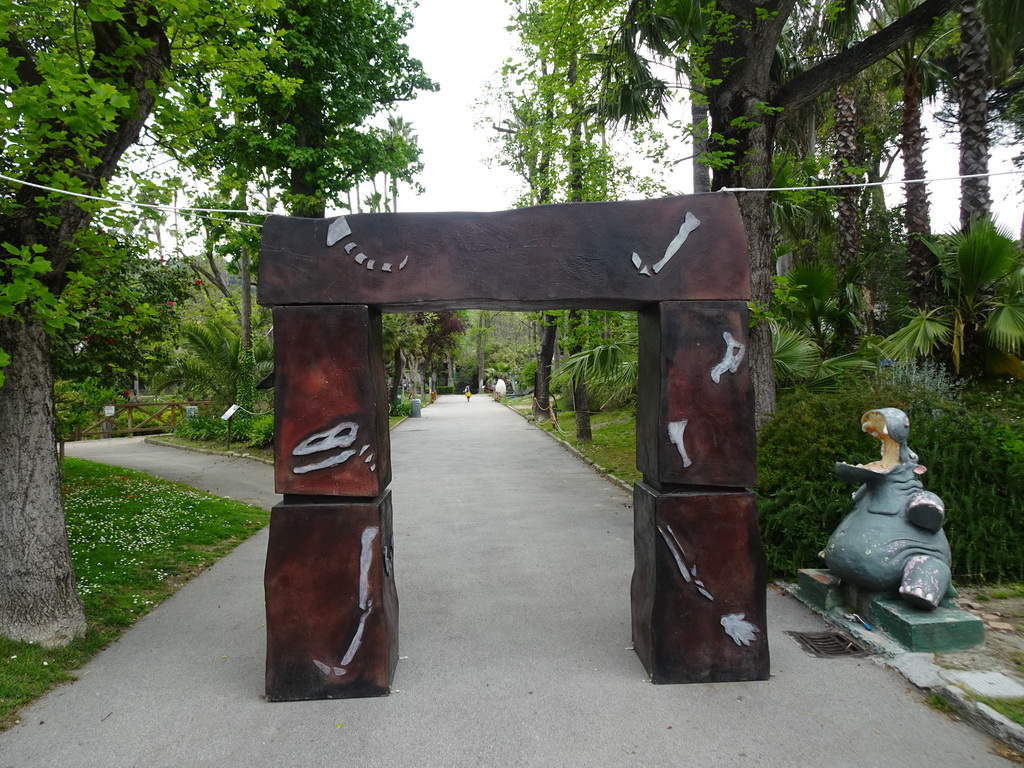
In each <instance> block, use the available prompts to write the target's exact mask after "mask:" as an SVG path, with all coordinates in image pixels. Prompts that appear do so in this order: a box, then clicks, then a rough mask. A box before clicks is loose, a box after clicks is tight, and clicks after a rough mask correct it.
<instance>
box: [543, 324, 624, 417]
mask: <svg viewBox="0 0 1024 768" xmlns="http://www.w3.org/2000/svg"><path fill="white" fill-rule="evenodd" d="M639 376H640V369H639V366H638V364H637V338H636V336H635V335H634V336H633V337H632V338H628V337H627V338H625V339H622V340H619V341H609V342H606V343H603V344H598V345H597V346H594V347H591V348H590V349H586V350H583V351H582V352H577V353H576V354H574V355H571V356H569V357H567V358H566V359H565V360H563V361H562V362H561V363H560V364H559V368H558V372H557V373H556V374H555V375H554V377H553V378H552V384H553V385H554V386H555V387H559V386H565V385H569V386H572V384H573V382H575V381H576V380H578V379H582V380H584V381H586V382H587V387H588V388H589V390H590V393H591V394H592V395H593V398H594V400H595V401H597V402H601V403H603V404H602V406H601V407H602V408H604V407H606V406H609V405H611V404H613V403H625V402H629V401H630V400H632V399H634V398H635V397H636V391H637V383H638V381H639Z"/></svg>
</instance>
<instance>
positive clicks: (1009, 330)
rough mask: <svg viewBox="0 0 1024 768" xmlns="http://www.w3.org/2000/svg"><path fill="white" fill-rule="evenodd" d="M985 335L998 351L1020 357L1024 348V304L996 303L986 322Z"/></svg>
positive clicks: (1018, 302)
mask: <svg viewBox="0 0 1024 768" xmlns="http://www.w3.org/2000/svg"><path fill="white" fill-rule="evenodd" d="M985 333H986V335H987V340H988V342H989V343H990V344H991V345H992V346H994V347H995V348H996V349H998V350H1000V351H1002V352H1008V353H1010V354H1011V355H1015V356H1019V355H1020V351H1021V348H1022V347H1024V302H1021V301H1020V300H1018V301H1017V302H1015V303H996V304H995V305H994V309H993V310H992V312H991V313H990V314H989V316H988V319H987V320H986V321H985Z"/></svg>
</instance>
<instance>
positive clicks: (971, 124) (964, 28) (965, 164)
mask: <svg viewBox="0 0 1024 768" xmlns="http://www.w3.org/2000/svg"><path fill="white" fill-rule="evenodd" d="M990 80H991V76H990V67H989V50H988V36H987V34H986V31H985V22H984V20H983V19H982V16H981V11H980V10H979V8H978V3H977V2H976V0H965V2H964V4H963V5H962V6H961V7H960V59H959V66H958V68H957V85H958V90H959V97H960V175H961V176H971V175H976V174H985V173H988V158H989V140H988V139H989V137H988V92H989V85H990ZM991 210H992V193H991V191H990V190H989V185H988V177H987V176H982V177H980V178H976V179H961V180H960V227H961V228H962V229H967V226H968V225H969V224H970V223H971V221H973V220H974V219H977V218H980V217H984V216H988V215H989V214H990V213H991Z"/></svg>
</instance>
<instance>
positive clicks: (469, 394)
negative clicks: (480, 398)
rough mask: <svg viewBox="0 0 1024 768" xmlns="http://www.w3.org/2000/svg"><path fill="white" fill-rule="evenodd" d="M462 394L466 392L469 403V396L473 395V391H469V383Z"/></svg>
mask: <svg viewBox="0 0 1024 768" xmlns="http://www.w3.org/2000/svg"><path fill="white" fill-rule="evenodd" d="M462 394H464V395H465V396H466V402H467V403H468V402H469V398H470V397H471V396H472V395H473V393H472V392H470V391H469V384H467V385H466V388H465V389H464V390H462Z"/></svg>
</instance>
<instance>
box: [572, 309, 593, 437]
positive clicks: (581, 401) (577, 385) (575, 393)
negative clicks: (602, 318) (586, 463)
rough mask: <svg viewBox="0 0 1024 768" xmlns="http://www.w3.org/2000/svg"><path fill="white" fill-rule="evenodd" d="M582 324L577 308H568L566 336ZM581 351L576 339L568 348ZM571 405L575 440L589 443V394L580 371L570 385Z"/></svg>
mask: <svg viewBox="0 0 1024 768" xmlns="http://www.w3.org/2000/svg"><path fill="white" fill-rule="evenodd" d="M582 324H583V318H582V316H581V314H580V311H579V310H578V309H571V310H569V317H568V329H569V333H568V336H569V338H570V339H571V338H572V337H573V331H575V330H576V329H577V328H579V327H580V325H582ZM582 351H583V342H581V341H577V342H575V343H574V344H573V345H572V349H570V350H569V352H570V353H571V354H574V355H575V354H577V353H578V352H582ZM572 406H573V411H575V413H576V440H577V441H578V442H581V443H589V442H590V441H591V440H593V439H594V436H593V433H592V432H591V429H590V394H589V393H588V392H587V380H586V379H585V378H584V377H583V373H582V372H581V373H580V375H579V378H577V379H576V380H575V381H574V382H573V385H572Z"/></svg>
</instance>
